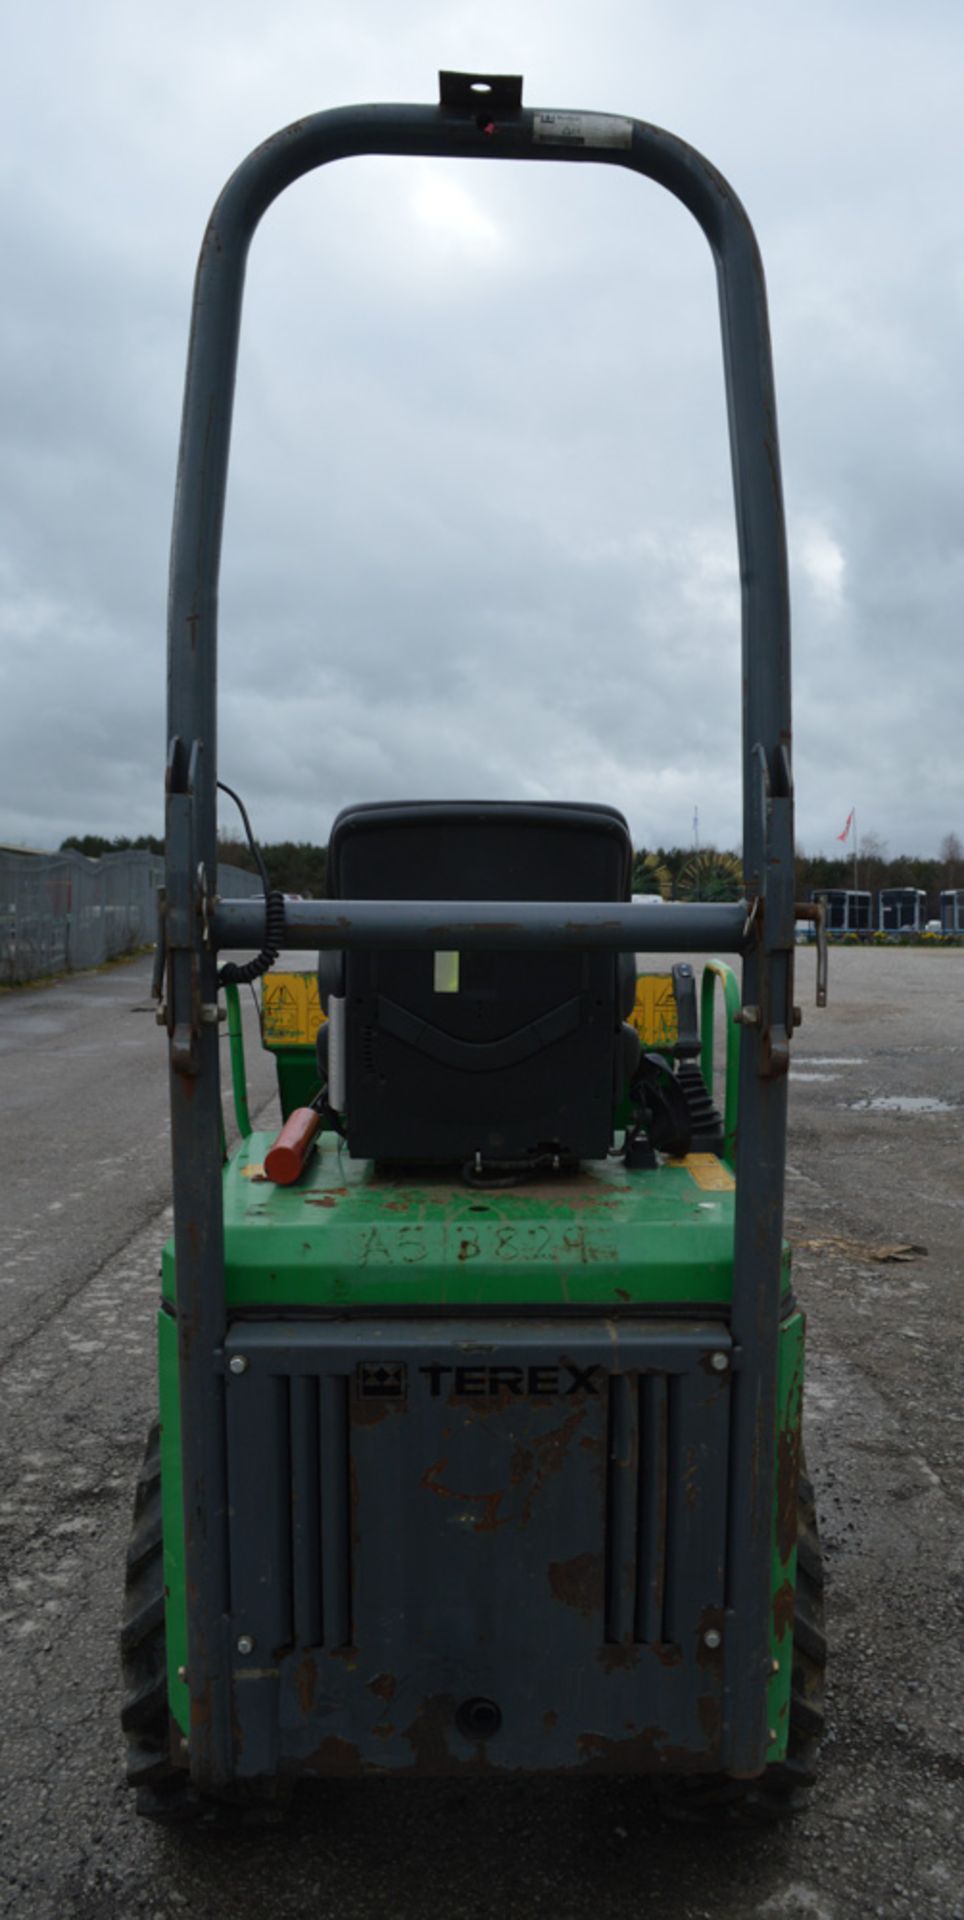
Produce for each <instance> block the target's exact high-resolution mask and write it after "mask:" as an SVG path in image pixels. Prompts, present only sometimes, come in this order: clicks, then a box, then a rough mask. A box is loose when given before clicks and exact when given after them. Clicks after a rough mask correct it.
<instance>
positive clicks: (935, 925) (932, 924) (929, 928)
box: [924, 920, 944, 933]
mask: <svg viewBox="0 0 964 1920" xmlns="http://www.w3.org/2000/svg"><path fill="white" fill-rule="evenodd" d="M943 931H944V929H943V927H942V926H941V923H940V921H939V920H928V922H927V925H926V927H925V928H924V932H925V933H943Z"/></svg>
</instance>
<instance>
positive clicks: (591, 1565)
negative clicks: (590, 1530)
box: [549, 1553, 604, 1620]
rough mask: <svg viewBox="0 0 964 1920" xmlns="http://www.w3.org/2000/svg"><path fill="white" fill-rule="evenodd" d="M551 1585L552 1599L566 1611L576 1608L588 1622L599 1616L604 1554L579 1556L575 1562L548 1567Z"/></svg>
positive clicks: (602, 1587) (559, 1561)
mask: <svg viewBox="0 0 964 1920" xmlns="http://www.w3.org/2000/svg"><path fill="white" fill-rule="evenodd" d="M549 1585H550V1587H551V1588H552V1592H553V1596H554V1598H555V1599H556V1600H559V1601H561V1602H562V1605H563V1606H564V1607H575V1609H576V1611H577V1613H581V1614H582V1615H583V1616H584V1618H585V1619H587V1620H588V1619H590V1618H591V1616H592V1615H593V1614H594V1613H599V1612H600V1611H601V1609H602V1604H603V1592H604V1574H603V1556H602V1554H601V1553H577V1554H576V1555H575V1558H574V1559H572V1560H552V1561H550V1563H549Z"/></svg>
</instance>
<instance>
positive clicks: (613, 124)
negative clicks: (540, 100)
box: [532, 113, 633, 147]
mask: <svg viewBox="0 0 964 1920" xmlns="http://www.w3.org/2000/svg"><path fill="white" fill-rule="evenodd" d="M532 138H533V140H538V141H540V142H541V143H542V144H543V145H551V146H554V147H631V146H632V144H633V123H632V121H631V120H625V119H623V118H622V116H621V115H620V114H616V113H536V114H533V116H532Z"/></svg>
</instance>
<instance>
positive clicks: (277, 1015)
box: [261, 973, 325, 1047]
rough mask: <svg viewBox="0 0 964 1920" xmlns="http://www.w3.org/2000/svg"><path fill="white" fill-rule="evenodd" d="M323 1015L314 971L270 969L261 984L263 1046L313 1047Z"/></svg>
mask: <svg viewBox="0 0 964 1920" xmlns="http://www.w3.org/2000/svg"><path fill="white" fill-rule="evenodd" d="M324 1018H325V1016H324V1014H323V1013H322V1011H321V1002H320V1000H319V998H318V976H317V974H316V973H269V974H267V975H266V976H265V979H264V982H263V984H262V988H261V1027H262V1032H263V1035H264V1044H265V1046H266V1047H313V1046H314V1044H315V1035H316V1034H317V1032H318V1028H319V1027H320V1026H321V1024H322V1021H323V1020H324Z"/></svg>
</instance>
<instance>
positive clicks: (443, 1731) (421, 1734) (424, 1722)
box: [402, 1693, 461, 1774]
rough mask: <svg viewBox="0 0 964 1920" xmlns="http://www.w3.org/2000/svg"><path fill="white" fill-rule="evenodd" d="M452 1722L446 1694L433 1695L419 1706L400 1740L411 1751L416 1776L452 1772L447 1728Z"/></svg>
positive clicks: (454, 1769) (453, 1762)
mask: <svg viewBox="0 0 964 1920" xmlns="http://www.w3.org/2000/svg"><path fill="white" fill-rule="evenodd" d="M454 1720H455V1701H454V1700H453V1698H452V1695H451V1694H450V1693H433V1694H430V1695H429V1697H428V1699H427V1700H423V1701H422V1704H421V1706H420V1708H419V1710H418V1712H417V1714H416V1715H415V1718H414V1720H412V1721H410V1723H409V1725H408V1726H407V1727H403V1729H402V1738H403V1739H404V1740H407V1741H408V1744H409V1746H410V1747H411V1749H412V1759H413V1761H414V1765H415V1771H416V1773H432V1774H439V1773H455V1772H459V1771H460V1770H461V1769H460V1767H459V1762H458V1761H457V1760H456V1759H455V1757H454V1756H453V1755H452V1754H451V1753H450V1752H449V1743H448V1735H449V1728H450V1727H451V1726H452V1725H453V1723H454Z"/></svg>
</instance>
